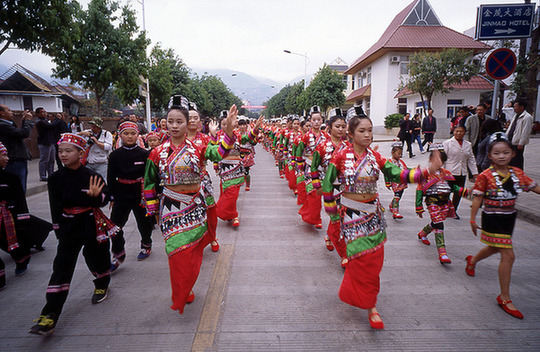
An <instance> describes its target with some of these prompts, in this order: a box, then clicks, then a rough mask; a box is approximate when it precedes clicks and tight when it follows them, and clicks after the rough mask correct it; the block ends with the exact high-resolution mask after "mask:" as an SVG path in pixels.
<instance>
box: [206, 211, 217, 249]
mask: <svg viewBox="0 0 540 352" xmlns="http://www.w3.org/2000/svg"><path fill="white" fill-rule="evenodd" d="M216 208H217V207H216V205H215V204H214V205H212V206H210V207H208V208H206V223H207V224H208V237H209V238H210V242H212V241H215V240H216V228H217V210H216Z"/></svg>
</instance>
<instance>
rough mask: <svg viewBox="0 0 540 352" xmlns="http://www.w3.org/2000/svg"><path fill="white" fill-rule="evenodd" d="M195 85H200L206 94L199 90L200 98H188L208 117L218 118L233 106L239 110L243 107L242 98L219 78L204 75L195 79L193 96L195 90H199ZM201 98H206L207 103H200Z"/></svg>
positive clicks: (192, 88)
mask: <svg viewBox="0 0 540 352" xmlns="http://www.w3.org/2000/svg"><path fill="white" fill-rule="evenodd" d="M195 85H199V86H200V88H201V90H202V91H204V93H202V92H201V91H200V90H199V91H198V93H199V94H198V96H194V97H193V98H192V97H190V96H186V97H187V98H188V99H190V100H191V101H193V102H194V103H195V104H197V108H198V109H199V110H201V112H202V113H203V114H204V115H206V116H218V115H219V113H220V112H221V111H222V110H229V108H230V107H231V105H233V104H236V105H237V106H238V108H239V109H240V106H241V105H242V101H241V100H240V98H238V97H237V96H236V95H235V94H234V93H233V92H232V91H231V90H230V89H229V87H227V85H226V84H225V83H223V81H222V80H221V78H219V77H218V76H215V75H202V76H201V77H200V78H198V77H195V78H193V79H192V82H191V89H190V90H191V94H193V90H194V89H197V88H194V86H195ZM201 96H202V97H204V98H205V101H202V102H200V101H198V100H197V99H198V98H200V97H201ZM240 113H242V112H240Z"/></svg>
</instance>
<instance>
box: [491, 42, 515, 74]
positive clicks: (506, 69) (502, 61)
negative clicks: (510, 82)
mask: <svg viewBox="0 0 540 352" xmlns="http://www.w3.org/2000/svg"><path fill="white" fill-rule="evenodd" d="M516 63H517V58H516V54H514V52H513V51H512V50H510V49H506V48H500V49H497V50H494V51H493V52H492V53H491V54H489V56H488V58H487V60H486V72H487V74H488V75H489V77H491V78H493V79H499V80H500V79H505V78H507V77H509V76H510V75H511V74H512V73H513V72H514V70H515V69H516Z"/></svg>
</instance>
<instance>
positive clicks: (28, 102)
mask: <svg viewBox="0 0 540 352" xmlns="http://www.w3.org/2000/svg"><path fill="white" fill-rule="evenodd" d="M23 109H24V110H30V111H33V110H34V104H32V97H23Z"/></svg>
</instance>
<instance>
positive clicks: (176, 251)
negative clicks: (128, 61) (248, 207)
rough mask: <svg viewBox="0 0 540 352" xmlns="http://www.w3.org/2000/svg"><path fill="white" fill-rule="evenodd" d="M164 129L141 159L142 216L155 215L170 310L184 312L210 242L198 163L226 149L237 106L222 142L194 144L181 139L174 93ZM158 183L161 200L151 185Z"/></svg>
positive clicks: (182, 122)
mask: <svg viewBox="0 0 540 352" xmlns="http://www.w3.org/2000/svg"><path fill="white" fill-rule="evenodd" d="M169 106H170V108H169V111H168V113H167V129H168V131H169V134H170V140H168V141H166V142H165V143H163V144H161V145H160V146H159V147H156V148H155V149H154V150H152V152H151V153H150V156H149V158H148V161H147V163H146V172H145V177H144V193H145V198H146V207H147V212H148V215H159V223H160V224H161V230H162V232H163V238H164V239H165V250H166V252H167V255H168V257H169V269H170V276H171V288H172V302H173V304H172V306H171V309H173V310H178V311H179V312H180V314H182V313H183V312H184V306H185V304H186V303H190V302H193V300H194V299H195V295H194V293H193V291H192V289H193V286H194V285H195V281H197V277H198V276H199V271H200V268H201V263H202V255H203V249H204V247H205V246H206V245H207V244H208V243H209V242H210V241H211V240H212V239H211V238H210V236H207V235H206V234H207V229H208V224H207V215H206V209H207V204H206V197H205V194H204V192H205V190H204V189H202V188H201V181H202V179H203V178H204V171H202V170H203V169H204V161H205V160H207V159H210V160H212V161H219V160H221V159H222V158H223V157H225V156H227V154H228V152H229V150H230V149H231V148H232V146H233V144H234V141H235V135H234V133H233V126H234V124H235V122H236V121H235V120H236V116H237V115H238V110H237V108H236V105H233V106H232V107H231V109H230V110H229V116H228V118H227V127H226V129H225V135H224V137H223V140H222V141H221V142H220V143H219V144H218V145H212V144H208V145H206V147H201V148H198V147H197V146H195V144H193V142H191V141H190V140H189V139H187V138H186V134H187V125H188V123H189V112H188V102H187V99H186V98H184V97H181V96H174V97H173V98H171V102H170V103H169ZM160 186H163V196H162V198H161V204H159V203H160V202H159V201H158V198H157V188H158V187H160Z"/></svg>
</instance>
